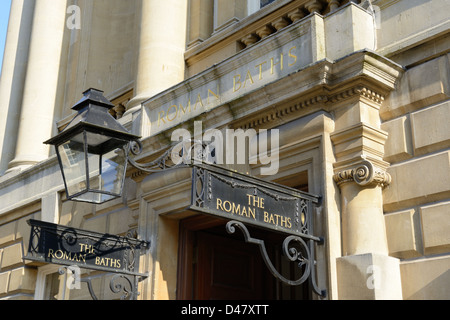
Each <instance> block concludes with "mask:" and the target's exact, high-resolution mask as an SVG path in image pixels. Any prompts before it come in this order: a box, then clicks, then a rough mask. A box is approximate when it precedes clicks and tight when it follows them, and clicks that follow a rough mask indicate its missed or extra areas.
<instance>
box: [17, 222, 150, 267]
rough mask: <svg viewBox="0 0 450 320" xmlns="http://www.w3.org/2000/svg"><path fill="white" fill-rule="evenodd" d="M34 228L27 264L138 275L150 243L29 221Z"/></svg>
mask: <svg viewBox="0 0 450 320" xmlns="http://www.w3.org/2000/svg"><path fill="white" fill-rule="evenodd" d="M28 224H29V225H30V226H31V235H30V243H29V246H28V254H27V255H26V256H25V257H24V259H26V260H32V261H38V262H44V263H53V264H59V265H65V266H72V265H76V266H79V267H81V268H86V269H93V270H101V271H107V272H118V273H121V274H131V275H133V274H137V273H138V272H137V271H138V263H137V259H139V253H140V250H141V249H142V248H143V247H146V246H147V245H148V243H147V242H144V241H140V240H137V239H134V238H127V237H120V236H115V235H109V234H102V233H97V232H91V231H86V230H81V229H75V228H70V227H65V226H61V225H56V224H52V223H48V222H43V221H37V220H28Z"/></svg>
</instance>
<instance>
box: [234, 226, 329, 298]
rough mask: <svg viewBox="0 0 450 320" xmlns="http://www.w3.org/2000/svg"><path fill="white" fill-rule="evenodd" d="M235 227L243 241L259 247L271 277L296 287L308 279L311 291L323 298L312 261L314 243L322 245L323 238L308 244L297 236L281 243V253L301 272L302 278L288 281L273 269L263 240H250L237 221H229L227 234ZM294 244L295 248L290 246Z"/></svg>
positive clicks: (245, 228) (323, 294)
mask: <svg viewBox="0 0 450 320" xmlns="http://www.w3.org/2000/svg"><path fill="white" fill-rule="evenodd" d="M236 227H237V228H239V229H240V230H241V231H242V233H243V234H244V238H245V241H246V242H247V243H252V244H256V245H257V246H258V247H259V250H260V252H261V255H262V257H263V260H264V262H265V264H266V266H267V267H268V269H269V271H270V272H271V273H272V275H273V276H274V277H275V278H277V279H278V280H280V281H281V282H283V283H285V284H287V285H290V286H298V285H301V284H302V283H304V282H305V281H307V280H308V279H309V281H310V283H311V286H312V289H313V290H314V292H315V293H317V294H318V295H319V296H321V297H323V298H325V297H326V290H321V289H319V287H318V286H317V284H316V279H315V260H314V242H317V244H319V245H322V244H323V243H324V239H323V238H316V237H314V238H311V239H307V240H306V241H307V242H308V244H307V243H306V242H305V241H304V240H303V239H302V238H301V237H299V236H294V235H291V236H288V237H287V238H286V239H285V240H284V242H283V247H282V248H283V253H284V255H285V256H286V257H287V258H288V259H289V260H290V261H292V262H295V263H297V265H298V267H299V268H300V269H302V270H303V272H302V276H301V277H300V278H299V279H297V280H290V279H287V278H285V277H284V276H283V275H281V274H280V273H279V272H278V271H277V269H276V268H275V267H274V265H273V263H272V261H271V260H270V258H269V255H268V254H267V250H266V246H265V244H264V241H263V240H260V239H256V238H252V237H251V236H250V233H249V231H248V229H247V227H246V226H245V225H244V224H243V223H241V222H238V221H229V222H228V223H227V225H226V230H227V232H228V233H230V234H232V233H235V232H236ZM293 243H294V244H296V245H297V247H295V246H292V244H293Z"/></svg>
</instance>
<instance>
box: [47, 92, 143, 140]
mask: <svg viewBox="0 0 450 320" xmlns="http://www.w3.org/2000/svg"><path fill="white" fill-rule="evenodd" d="M113 107H114V105H113V104H112V103H111V102H110V101H109V100H108V99H106V98H105V96H104V95H103V91H101V90H98V89H93V88H91V89H89V90H86V91H85V92H84V93H83V98H82V99H81V100H80V101H78V102H77V103H76V104H75V105H74V106H73V107H72V109H73V110H75V111H78V113H77V115H76V116H75V117H74V118H73V119H72V120H71V121H70V123H69V124H68V125H67V127H66V128H64V130H63V131H61V132H60V133H59V134H58V135H57V136H55V137H53V138H51V139H49V140H47V141H45V142H44V143H45V144H51V145H57V144H60V143H62V142H65V141H67V140H68V139H70V138H71V137H73V136H75V135H77V134H79V133H81V132H83V131H85V130H86V131H89V132H93V133H98V134H102V135H105V136H110V137H112V138H116V139H122V140H127V141H133V140H137V139H140V136H137V135H134V134H131V133H130V132H129V131H128V130H127V129H126V128H125V127H124V126H122V125H121V124H120V123H119V122H118V121H117V120H116V119H115V118H114V117H113V116H112V115H111V114H110V113H109V112H108V111H109V109H111V108H113Z"/></svg>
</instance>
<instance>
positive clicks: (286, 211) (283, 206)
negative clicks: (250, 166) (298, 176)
mask: <svg viewBox="0 0 450 320" xmlns="http://www.w3.org/2000/svg"><path fill="white" fill-rule="evenodd" d="M318 201H319V198H318V197H317V196H315V195H311V194H308V193H305V192H301V191H298V190H296V189H292V188H288V187H284V186H281V185H278V184H274V183H269V182H266V181H263V180H260V179H256V178H254V177H250V176H247V175H243V174H239V173H236V172H232V171H229V170H226V169H223V168H220V167H216V166H211V165H197V166H194V169H193V182H192V200H191V206H190V209H191V210H195V211H199V212H202V213H206V214H210V215H214V216H218V217H221V218H225V219H228V220H236V221H240V222H243V223H246V224H249V225H254V226H257V227H261V228H265V229H270V230H275V231H279V232H284V233H289V234H292V235H299V236H302V237H306V238H311V239H315V238H316V237H314V236H312V215H311V211H312V204H313V203H318Z"/></svg>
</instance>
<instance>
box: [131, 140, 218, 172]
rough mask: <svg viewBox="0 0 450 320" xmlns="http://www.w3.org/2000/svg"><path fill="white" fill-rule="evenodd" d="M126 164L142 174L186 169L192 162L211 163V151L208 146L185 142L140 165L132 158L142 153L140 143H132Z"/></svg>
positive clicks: (197, 142)
mask: <svg viewBox="0 0 450 320" xmlns="http://www.w3.org/2000/svg"><path fill="white" fill-rule="evenodd" d="M128 148H129V151H128V154H129V155H130V154H131V155H133V157H130V156H128V162H129V163H130V164H131V165H132V166H133V167H135V168H136V169H139V170H141V171H143V172H147V173H154V172H159V171H167V170H171V169H178V168H186V167H190V166H192V165H193V163H194V162H203V161H205V162H208V163H209V162H211V152H208V151H211V150H210V147H209V146H208V144H206V143H203V142H200V141H194V140H185V141H183V142H180V143H177V144H176V145H174V146H172V147H170V148H169V149H168V150H166V151H165V152H164V153H163V154H162V155H161V156H159V157H158V158H157V159H155V160H153V161H150V162H147V163H141V162H138V161H136V160H135V159H134V158H135V156H138V155H140V154H141V153H142V150H143V146H142V142H141V141H139V140H137V141H132V142H130V143H129V147H128Z"/></svg>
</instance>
